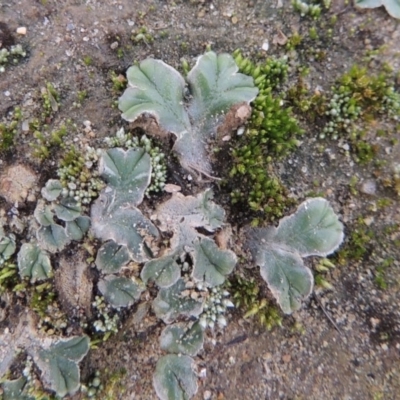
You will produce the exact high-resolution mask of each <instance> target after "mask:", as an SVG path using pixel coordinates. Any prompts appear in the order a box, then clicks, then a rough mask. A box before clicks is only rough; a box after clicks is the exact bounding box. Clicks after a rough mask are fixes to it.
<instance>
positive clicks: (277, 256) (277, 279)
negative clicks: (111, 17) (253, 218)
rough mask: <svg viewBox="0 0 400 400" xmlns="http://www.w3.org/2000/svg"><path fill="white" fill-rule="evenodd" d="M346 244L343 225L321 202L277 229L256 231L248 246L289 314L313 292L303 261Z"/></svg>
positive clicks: (311, 202)
mask: <svg viewBox="0 0 400 400" xmlns="http://www.w3.org/2000/svg"><path fill="white" fill-rule="evenodd" d="M342 241H343V225H342V224H341V223H340V222H339V219H338V216H337V215H336V214H335V212H334V211H333V209H332V207H331V206H330V205H329V203H328V201H326V200H325V199H322V198H313V199H309V200H306V201H305V202H303V203H302V204H301V205H300V206H299V208H298V209H297V211H296V212H295V213H294V214H293V215H291V216H288V217H285V218H283V219H282V220H281V221H280V223H279V226H278V227H277V228H275V227H272V228H253V229H251V230H250V231H249V233H248V242H247V246H248V248H249V250H250V252H251V254H252V256H253V261H254V262H255V263H256V264H257V265H258V266H259V267H260V273H261V276H262V278H263V279H264V280H265V281H266V282H267V284H268V287H269V288H270V290H271V292H272V294H273V295H274V297H275V298H276V300H277V302H278V304H279V305H280V307H281V308H282V310H283V312H284V313H286V314H291V313H292V312H293V311H296V310H297V309H299V308H300V306H301V301H302V300H304V299H306V298H307V297H308V296H309V295H310V294H311V291H312V288H313V284H314V278H313V274H312V272H311V270H310V269H309V268H307V267H306V266H305V265H304V263H303V260H302V257H308V256H321V257H325V256H327V255H329V254H331V253H332V252H334V251H335V250H336V249H337V248H338V247H339V245H340V244H341V243H342Z"/></svg>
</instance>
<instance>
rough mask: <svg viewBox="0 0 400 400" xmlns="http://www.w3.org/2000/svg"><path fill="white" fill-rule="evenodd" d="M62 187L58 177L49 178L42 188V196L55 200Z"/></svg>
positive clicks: (48, 199)
mask: <svg viewBox="0 0 400 400" xmlns="http://www.w3.org/2000/svg"><path fill="white" fill-rule="evenodd" d="M62 190H63V187H62V185H61V182H60V181H59V180H58V179H49V180H48V181H47V182H46V185H45V187H44V188H42V196H43V197H44V198H45V199H46V200H47V201H54V200H57V198H58V196H59V195H60V194H61V192H62Z"/></svg>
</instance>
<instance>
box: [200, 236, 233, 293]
mask: <svg viewBox="0 0 400 400" xmlns="http://www.w3.org/2000/svg"><path fill="white" fill-rule="evenodd" d="M192 255H193V264H194V268H193V274H192V275H193V278H195V279H196V280H198V281H204V282H206V283H207V284H208V285H209V286H211V287H213V286H218V285H222V284H223V283H224V281H225V276H226V275H228V274H230V273H231V272H232V270H233V269H234V268H235V265H236V261H237V259H236V255H235V253H233V252H232V251H230V250H221V249H220V248H219V247H218V246H217V245H216V244H215V242H214V241H213V240H211V239H209V238H200V239H199V240H197V242H196V243H195V245H194V251H193V252H192Z"/></svg>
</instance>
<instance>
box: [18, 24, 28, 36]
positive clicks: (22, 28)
mask: <svg viewBox="0 0 400 400" xmlns="http://www.w3.org/2000/svg"><path fill="white" fill-rule="evenodd" d="M17 33H18V35H24V36H25V35H26V27H25V26H20V27H19V28H17Z"/></svg>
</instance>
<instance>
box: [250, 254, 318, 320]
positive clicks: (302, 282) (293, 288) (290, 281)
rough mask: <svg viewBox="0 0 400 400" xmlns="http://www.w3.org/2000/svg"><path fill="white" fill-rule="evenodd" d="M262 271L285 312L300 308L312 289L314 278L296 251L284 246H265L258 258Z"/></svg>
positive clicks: (288, 312) (289, 312)
mask: <svg viewBox="0 0 400 400" xmlns="http://www.w3.org/2000/svg"><path fill="white" fill-rule="evenodd" d="M256 262H257V265H259V266H260V273H261V276H262V277H263V279H264V280H265V281H266V282H267V284H268V287H269V289H270V290H271V292H272V294H273V295H274V297H275V298H276V300H277V302H278V304H279V305H280V306H281V308H282V310H283V312H284V313H285V314H291V313H292V312H293V311H296V310H298V309H299V308H300V306H301V302H302V300H304V299H306V298H307V297H308V296H309V295H310V294H311V291H312V288H313V284H314V278H313V275H312V273H311V271H310V269H309V268H307V267H305V266H304V264H303V260H302V259H301V257H300V256H299V255H298V254H296V253H291V252H290V251H287V250H285V249H282V248H278V247H277V248H273V247H269V248H264V249H263V250H262V253H261V254H260V255H259V256H258V258H256Z"/></svg>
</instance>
